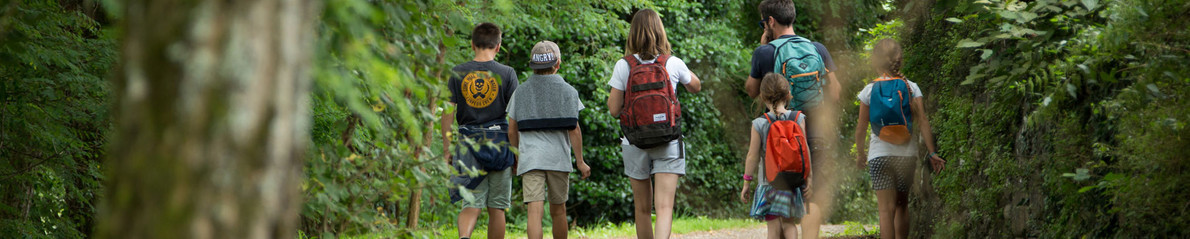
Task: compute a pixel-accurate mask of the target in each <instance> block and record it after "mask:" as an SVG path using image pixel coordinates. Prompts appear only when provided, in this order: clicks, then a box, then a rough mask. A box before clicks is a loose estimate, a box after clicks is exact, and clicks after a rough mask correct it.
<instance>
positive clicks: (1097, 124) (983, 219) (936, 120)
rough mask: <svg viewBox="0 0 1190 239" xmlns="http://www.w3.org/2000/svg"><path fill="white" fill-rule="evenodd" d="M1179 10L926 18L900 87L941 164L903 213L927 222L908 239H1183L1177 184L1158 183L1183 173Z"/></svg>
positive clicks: (1060, 7)
mask: <svg viewBox="0 0 1190 239" xmlns="http://www.w3.org/2000/svg"><path fill="white" fill-rule="evenodd" d="M1185 7H1186V6H1185V5H1184V4H1183V3H1175V2H1146V1H1131V0H1120V1H1102V2H1100V1H1031V2H1024V1H977V2H974V3H965V2H959V3H946V4H943V3H939V4H938V5H936V6H935V9H934V10H933V13H931V14H930V15H928V16H924V17H925V18H926V19H929V20H926V21H925V22H923V23H922V24H920V25H918V26H916V27H915V28H914V32H915V35H913V36H911V37H909V38H907V44H906V45H907V47H906V54H905V55H906V70H905V73H906V75H907V76H909V77H910V78H912V79H917V81H918V82H919V83H920V84H921V85H922V87H923V90H924V91H926V95H927V96H926V97H927V99H928V100H929V101H930V102H936V106H933V107H931V104H929V103H927V108H934V109H936V112H935V113H933V114H932V117H931V122H932V123H933V125H934V129H935V130H934V131H935V133H936V135H937V138H938V145H939V147H940V148H941V151H942V152H943V154H942V155H943V157H945V158H946V159H947V160H948V161H949V162H950V163H949V164H948V167H947V170H948V171H946V172H943V173H942V174H941V175H938V176H937V177H936V178H935V179H934V180H935V181H934V182H933V183H932V185H930V186H933V187H936V188H935V189H936V192H937V193H936V194H928V195H925V196H924V197H923V198H924V199H923V200H922V201H921V202H920V204H919V206H915V207H914V208H912V209H911V210H915V211H920V212H921V213H922V214H924V215H934V216H932V217H917V218H914V220H915V221H917V223H914V224H915V225H938V226H937V228H934V227H930V226H924V227H919V228H916V229H918V230H916V231H915V232H914V233H919V234H920V235H930V234H933V235H935V236H937V237H943V238H950V237H984V236H993V237H1021V236H1024V237H1058V238H1067V237H1108V236H1117V237H1143V236H1144V235H1167V236H1174V235H1183V236H1184V232H1182V231H1183V230H1180V228H1183V227H1184V226H1185V225H1186V223H1187V222H1188V220H1190V219H1186V217H1185V216H1182V215H1184V212H1186V209H1185V207H1184V206H1178V205H1179V204H1184V203H1183V202H1182V201H1184V200H1180V199H1177V198H1179V197H1181V196H1178V195H1182V196H1184V195H1187V192H1186V190H1185V189H1183V188H1184V187H1180V186H1176V185H1181V184H1184V183H1186V181H1185V177H1182V176H1180V174H1179V173H1175V171H1166V170H1178V171H1177V172H1180V170H1181V169H1184V168H1186V167H1187V164H1186V163H1185V162H1184V160H1179V158H1181V157H1183V156H1182V155H1184V154H1182V153H1184V152H1185V149H1186V148H1187V147H1186V145H1187V144H1186V142H1185V141H1184V140H1182V138H1184V137H1182V136H1180V135H1181V133H1183V132H1184V128H1180V126H1179V125H1184V123H1181V122H1185V120H1186V119H1185V115H1186V114H1185V113H1186V112H1185V110H1184V109H1185V108H1186V107H1187V104H1186V101H1185V99H1184V97H1183V95H1184V94H1185V92H1186V91H1187V89H1188V88H1190V82H1188V81H1187V80H1186V79H1187V75H1190V71H1187V70H1186V69H1185V67H1184V63H1185V62H1186V61H1187V60H1190V59H1187V54H1186V53H1187V52H1188V51H1187V49H1190V42H1188V41H1187V40H1185V36H1187V35H1186V34H1188V32H1187V30H1186V29H1184V27H1177V26H1185V25H1186V24H1187V23H1190V19H1187V18H1186V17H1184V16H1181V15H1179V14H1177V12H1179V11H1183V10H1184V9H1185ZM1177 9H1183V10H1177ZM1183 15H1184V14H1183ZM937 46H954V48H948V49H940V48H939V47H937ZM952 79H962V80H961V81H960V80H952ZM931 197H937V198H938V199H936V200H934V199H931ZM1175 237H1176V236H1175Z"/></svg>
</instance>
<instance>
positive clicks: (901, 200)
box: [895, 192, 909, 239]
mask: <svg viewBox="0 0 1190 239" xmlns="http://www.w3.org/2000/svg"><path fill="white" fill-rule="evenodd" d="M896 206H897V209H896V214H897V216H896V217H897V218H896V220H895V223H896V224H897V225H896V227H897V238H898V239H904V238H909V213H908V209H909V193H908V192H897V204H896Z"/></svg>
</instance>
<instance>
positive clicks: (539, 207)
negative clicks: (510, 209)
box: [525, 201, 545, 239]
mask: <svg viewBox="0 0 1190 239" xmlns="http://www.w3.org/2000/svg"><path fill="white" fill-rule="evenodd" d="M543 204H544V202H542V201H536V202H530V203H529V225H528V226H527V228H525V234H527V235H526V236H529V238H531V239H541V238H542V237H543V236H544V234H545V232H542V231H541V220H542V217H543V215H542V214H543V213H544V212H545V205H543Z"/></svg>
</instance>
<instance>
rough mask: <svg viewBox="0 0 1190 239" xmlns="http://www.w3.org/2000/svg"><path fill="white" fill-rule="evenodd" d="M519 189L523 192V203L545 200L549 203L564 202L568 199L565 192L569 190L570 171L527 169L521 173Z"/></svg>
mask: <svg viewBox="0 0 1190 239" xmlns="http://www.w3.org/2000/svg"><path fill="white" fill-rule="evenodd" d="M547 188H548V189H547ZM521 189H522V190H523V192H524V196H525V203H530V202H537V201H546V202H549V203H550V204H564V203H566V200H567V199H569V197H568V195H567V194H568V193H569V192H570V173H569V172H559V171H547V170H533V171H529V172H526V173H525V174H521ZM547 195H548V199H549V200H548V201H547V200H546V199H547Z"/></svg>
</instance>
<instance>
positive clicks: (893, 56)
mask: <svg viewBox="0 0 1190 239" xmlns="http://www.w3.org/2000/svg"><path fill="white" fill-rule="evenodd" d="M872 64H873V65H874V66H875V67H876V70H877V71H881V72H882V73H885V74H889V75H890V76H893V77H904V75H901V64H902V62H901V44H900V43H897V41H896V40H893V39H892V38H884V39H880V41H878V42H876V45H875V46H872Z"/></svg>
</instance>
